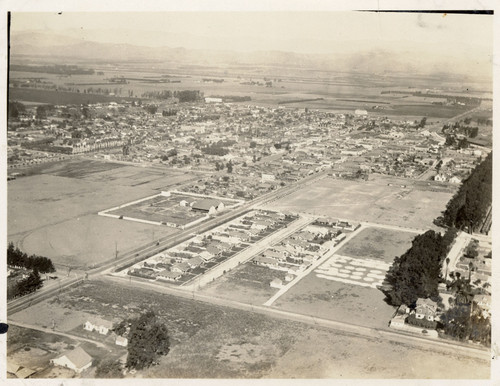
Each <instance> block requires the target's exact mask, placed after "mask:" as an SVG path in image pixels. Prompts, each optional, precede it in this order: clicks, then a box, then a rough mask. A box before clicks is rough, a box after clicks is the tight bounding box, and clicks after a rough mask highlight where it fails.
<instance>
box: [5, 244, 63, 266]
mask: <svg viewBox="0 0 500 386" xmlns="http://www.w3.org/2000/svg"><path fill="white" fill-rule="evenodd" d="M7 264H8V265H10V266H12V267H18V268H26V269H32V270H34V271H37V272H41V273H51V272H55V268H54V264H52V261H51V260H50V259H49V258H48V257H43V256H37V255H30V256H28V255H27V254H26V253H24V252H22V251H21V250H20V249H19V248H17V247H14V244H13V243H9V246H8V247H7Z"/></svg>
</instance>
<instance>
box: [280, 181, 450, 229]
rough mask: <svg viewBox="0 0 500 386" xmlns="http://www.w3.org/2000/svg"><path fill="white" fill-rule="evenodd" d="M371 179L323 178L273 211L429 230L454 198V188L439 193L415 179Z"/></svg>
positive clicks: (293, 195)
mask: <svg viewBox="0 0 500 386" xmlns="http://www.w3.org/2000/svg"><path fill="white" fill-rule="evenodd" d="M371 178H373V179H371V180H368V181H349V180H342V179H334V178H326V179H322V180H321V181H318V182H315V183H313V184H311V185H309V186H307V187H304V188H302V189H299V190H297V191H296V192H293V193H292V194H290V195H288V196H285V197H283V198H281V199H280V200H278V201H275V202H273V203H272V208H274V209H275V210H281V211H283V210H285V211H286V210H290V211H298V212H305V213H310V214H313V215H318V214H321V215H323V216H326V217H332V218H341V219H350V220H354V221H360V222H363V221H365V222H375V223H380V224H387V225H395V226H401V227H406V228H416V229H425V228H433V227H434V225H433V223H432V221H433V220H434V219H435V218H436V217H438V216H439V215H440V214H441V212H442V211H443V210H444V209H445V206H446V204H447V202H448V201H449V200H450V198H451V197H452V196H453V191H452V190H451V189H449V190H437V189H433V188H432V186H423V185H422V184H419V183H418V182H415V181H412V180H404V179H398V178H391V177H386V176H371ZM389 184H390V185H389ZM402 185H404V186H405V187H402ZM453 189H456V188H453ZM433 190H435V191H433Z"/></svg>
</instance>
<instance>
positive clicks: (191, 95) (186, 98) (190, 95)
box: [141, 90, 203, 103]
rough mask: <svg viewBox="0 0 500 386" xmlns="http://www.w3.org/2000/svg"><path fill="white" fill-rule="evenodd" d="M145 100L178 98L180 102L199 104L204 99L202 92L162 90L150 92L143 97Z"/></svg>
mask: <svg viewBox="0 0 500 386" xmlns="http://www.w3.org/2000/svg"><path fill="white" fill-rule="evenodd" d="M141 96H142V97H143V98H150V99H172V98H177V99H178V100H179V102H181V103H183V102H198V101H199V100H201V99H202V98H203V93H202V92H201V91H200V90H175V91H172V90H162V91H148V92H145V93H143V94H142V95H141Z"/></svg>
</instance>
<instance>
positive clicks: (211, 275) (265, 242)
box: [182, 217, 314, 291]
mask: <svg viewBox="0 0 500 386" xmlns="http://www.w3.org/2000/svg"><path fill="white" fill-rule="evenodd" d="M313 220H314V218H307V217H301V218H299V219H297V220H295V221H294V222H292V223H291V224H290V225H288V226H287V227H286V228H284V229H281V230H279V231H277V232H276V233H274V234H271V235H269V236H268V237H265V238H264V239H262V240H260V241H258V242H257V243H255V244H253V245H252V246H250V247H248V248H246V249H245V250H243V251H241V252H240V253H238V254H237V255H235V256H233V257H231V258H229V259H228V260H226V261H224V262H223V263H221V264H219V265H218V266H216V267H214V268H212V269H210V270H209V271H207V272H205V273H204V274H203V275H201V277H199V278H195V279H194V281H193V282H192V283H190V284H189V285H183V286H182V287H183V288H185V289H186V290H189V291H194V290H195V289H200V287H201V286H204V285H206V284H208V283H210V282H211V281H212V280H215V279H216V278H218V277H220V276H222V275H223V274H224V273H226V271H229V270H231V269H233V268H236V267H237V266H238V265H239V264H241V263H244V262H245V261H247V260H249V259H251V258H252V257H254V256H255V255H257V254H258V253H260V252H262V251H263V250H265V249H266V248H268V247H269V246H270V245H273V244H275V243H277V242H279V241H280V240H283V239H284V238H286V237H288V236H289V235H291V234H292V233H294V232H296V231H297V230H298V229H300V228H303V227H304V226H306V225H307V224H309V223H310V222H312V221H313Z"/></svg>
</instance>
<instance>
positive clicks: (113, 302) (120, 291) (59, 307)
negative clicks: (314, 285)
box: [9, 282, 489, 378]
mask: <svg viewBox="0 0 500 386" xmlns="http://www.w3.org/2000/svg"><path fill="white" fill-rule="evenodd" d="M35 307H36V308H34V307H33V308H31V312H30V310H26V311H23V312H21V313H18V314H15V315H13V316H11V317H10V318H9V319H13V320H19V321H24V322H29V323H36V324H38V325H45V324H47V323H51V318H56V320H63V319H65V318H69V319H75V320H79V321H81V320H82V317H81V316H78V315H79V314H78V313H79V312H82V310H84V311H85V312H88V313H91V314H97V315H99V316H100V317H101V318H103V319H106V320H113V319H115V318H116V319H120V318H127V317H130V316H133V315H136V314H137V313H138V312H141V311H143V310H145V309H147V308H151V309H153V310H154V311H155V312H156V313H157V314H159V315H160V317H161V318H162V319H163V320H164V321H165V323H166V324H167V326H168V329H169V332H170V336H171V342H172V344H171V351H170V353H169V354H168V356H166V357H163V358H162V359H161V361H160V364H159V365H158V366H156V367H153V368H150V369H148V370H145V371H142V372H139V374H137V376H139V377H143V378H148V377H157V378H347V377H352V378H380V377H399V378H449V377H453V378H465V377H467V378H486V377H488V376H489V363H487V362H483V361H480V360H471V359H463V358H461V357H459V356H458V355H457V356H450V355H445V354H442V353H439V352H435V351H430V350H421V349H416V348H414V347H411V346H403V345H401V344H395V343H392V342H389V341H381V340H378V339H377V340H371V339H365V338H361V337H357V336H356V337H354V336H350V335H345V334H344V333H342V332H339V331H332V330H327V329H323V328H318V327H314V326H309V325H305V324H301V323H296V322H290V321H286V320H281V319H273V318H270V317H267V316H265V315H261V314H253V313H250V312H244V311H238V310H234V309H231V308H226V307H221V306H214V305H210V304H207V303H202V302H198V301H192V300H188V299H180V298H177V297H174V296H170V295H166V294H162V295H161V296H160V295H159V293H156V292H149V291H146V290H143V289H140V288H138V287H135V286H128V285H117V284H113V283H109V282H88V283H87V284H85V285H83V286H81V287H78V288H75V289H73V290H71V291H69V292H67V293H65V294H62V295H60V296H59V301H55V300H52V301H45V302H43V303H41V304H40V305H39V306H35ZM44 309H47V311H43V310H44ZM369 312H370V309H368V311H367V313H369ZM34 313H36V314H37V318H36V319H34V318H33V314H34ZM39 313H40V317H38V314H39ZM75 315H76V316H75ZM70 327H71V326H69V325H68V326H66V328H70ZM60 328H61V329H62V327H60ZM18 333H19V331H18V330H16V329H14V330H12V331H9V342H12V340H13V339H17V338H18ZM44 335H45V336H47V334H44ZM61 341H63V342H64V341H65V340H64V339H61ZM56 342H57V340H56ZM68 343H71V342H68ZM27 344H28V343H27ZM29 344H32V343H29ZM13 347H14V346H12V345H11V346H10V348H13ZM86 349H87V348H86ZM35 354H36V353H34V354H33V355H35ZM92 354H93V355H95V357H96V358H97V359H101V358H102V355H103V354H102V353H101V354H99V353H98V352H95V351H93V352H92ZM106 355H114V354H111V353H107V354H106ZM27 359H30V357H28V358H27ZM408 363H412V366H408ZM436 363H439V366H436V365H435V364H436Z"/></svg>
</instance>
